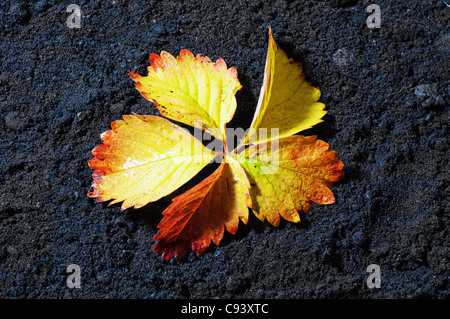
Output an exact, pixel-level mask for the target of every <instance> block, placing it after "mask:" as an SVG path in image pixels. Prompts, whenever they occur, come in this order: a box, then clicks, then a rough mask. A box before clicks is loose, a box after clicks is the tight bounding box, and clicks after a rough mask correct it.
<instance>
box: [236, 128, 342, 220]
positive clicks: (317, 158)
mask: <svg viewBox="0 0 450 319" xmlns="http://www.w3.org/2000/svg"><path fill="white" fill-rule="evenodd" d="M236 157H237V159H238V161H239V162H240V163H241V164H242V167H243V168H244V169H245V171H246V173H247V174H248V177H249V180H250V182H251V183H252V187H251V189H250V194H251V198H252V203H253V207H252V209H253V212H254V213H255V215H256V216H257V217H258V218H259V219H260V220H264V219H267V221H268V222H269V223H271V224H272V225H274V226H278V224H279V223H280V216H281V217H283V218H284V219H286V220H288V221H291V222H298V221H300V216H299V214H298V212H299V211H300V212H307V211H309V210H311V209H312V204H311V202H314V203H318V204H331V203H334V201H335V198H334V195H333V193H332V191H331V190H330V187H331V186H332V185H333V183H334V182H337V181H338V180H340V179H341V178H342V176H343V171H342V168H343V167H344V165H343V164H342V162H341V161H340V160H338V159H337V153H336V152H334V151H329V150H328V144H327V143H325V142H324V141H321V140H317V139H316V137H315V136H308V137H304V136H299V135H296V136H290V137H285V138H282V139H280V140H278V141H277V140H273V141H271V142H269V143H262V144H259V145H258V146H250V147H248V148H247V149H246V150H244V151H243V152H242V154H238V155H236Z"/></svg>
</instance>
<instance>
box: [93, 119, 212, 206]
mask: <svg viewBox="0 0 450 319" xmlns="http://www.w3.org/2000/svg"><path fill="white" fill-rule="evenodd" d="M111 127H112V130H110V131H107V132H104V133H103V134H102V135H101V138H102V140H103V143H104V144H102V145H99V146H97V147H96V148H95V149H94V150H93V151H92V154H93V155H94V156H95V157H94V158H93V159H91V160H90V161H89V166H90V167H91V168H92V169H94V172H93V173H92V177H93V183H92V191H90V192H89V193H88V196H89V197H94V198H97V199H98V200H99V201H108V200H111V199H113V201H112V202H110V204H115V203H118V202H122V201H123V204H122V209H126V208H129V207H132V206H134V207H135V208H139V207H142V206H144V205H146V204H147V203H149V202H154V201H156V200H158V199H160V198H161V197H163V196H166V195H168V194H170V193H172V192H173V191H175V190H176V189H178V188H179V187H180V186H182V185H183V184H184V183H186V182H187V181H188V180H190V179H191V178H192V177H193V176H195V175H196V174H197V173H198V172H199V171H200V170H201V169H202V168H203V167H205V166H206V165H207V164H208V163H209V162H211V160H212V159H213V158H214V156H215V153H214V152H212V151H211V150H209V149H207V148H205V147H204V146H203V144H202V143H201V142H200V141H198V140H197V139H195V138H194V137H193V136H192V135H191V134H190V133H189V132H188V131H186V130H185V129H183V128H181V127H180V126H178V125H176V124H173V123H171V122H169V121H168V120H165V119H163V118H161V117H158V116H140V115H124V116H123V121H122V120H119V121H115V122H113V123H112V125H111Z"/></svg>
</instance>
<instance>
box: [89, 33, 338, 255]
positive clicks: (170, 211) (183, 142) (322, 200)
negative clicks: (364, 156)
mask: <svg viewBox="0 0 450 319" xmlns="http://www.w3.org/2000/svg"><path fill="white" fill-rule="evenodd" d="M150 61H151V66H149V67H148V75H147V76H141V75H138V74H135V73H132V72H130V76H131V78H132V79H133V80H134V81H135V82H136V88H137V89H138V90H139V91H140V93H141V94H142V95H143V96H144V97H145V98H146V99H148V100H150V101H152V102H154V104H155V106H156V107H157V108H158V109H159V111H160V112H161V114H162V115H163V116H166V117H168V118H169V119H172V120H175V121H178V122H181V123H184V124H187V125H190V126H193V127H196V128H201V129H202V130H204V131H207V132H209V133H210V134H211V135H212V136H214V137H216V138H217V139H218V140H219V143H220V142H222V143H223V148H222V150H220V151H217V150H215V151H212V150H210V149H208V148H206V147H205V146H203V144H202V142H201V141H199V140H197V139H196V138H194V137H193V136H192V135H191V134H190V133H189V132H188V131H187V130H185V129H183V128H181V127H180V126H178V125H176V124H173V123H172V122H169V121H168V120H165V119H162V118H160V117H157V116H140V115H125V116H124V117H123V120H120V121H116V122H113V123H112V130H110V131H107V132H105V133H103V134H102V135H101V138H102V140H103V142H104V144H103V145H100V146H98V147H96V148H95V149H94V150H93V152H92V153H93V155H94V158H93V159H91V160H90V161H89V165H90V167H91V168H93V169H94V172H93V173H92V176H93V183H92V190H91V191H90V192H89V193H88V196H90V197H94V198H97V200H99V201H108V200H112V201H111V202H110V204H113V203H118V202H123V203H122V208H123V209H126V208H129V207H133V206H134V207H135V208H138V207H141V206H143V205H146V204H147V203H149V202H152V201H156V200H158V199H160V198H162V197H164V196H166V195H169V194H170V193H172V192H173V191H175V190H176V189H178V188H179V187H180V186H181V185H183V184H185V183H186V182H187V181H188V180H190V179H191V178H192V177H193V176H195V175H196V174H197V173H198V172H200V170H202V169H203V168H204V167H205V166H206V165H208V164H209V163H210V162H211V161H212V160H213V159H214V158H216V159H217V158H222V162H221V163H220V165H219V167H218V168H217V169H216V170H215V171H214V173H212V174H211V175H210V176H208V177H207V178H205V179H204V180H203V181H201V182H200V183H199V184H197V185H196V186H194V187H193V188H191V189H189V190H187V191H186V192H184V193H183V194H181V195H179V196H177V197H176V198H174V199H173V202H172V204H171V205H170V206H169V207H168V208H167V209H166V210H165V211H164V212H163V218H162V220H161V222H160V223H159V225H158V228H159V231H158V233H157V234H156V235H155V237H154V239H155V240H156V241H157V243H156V245H155V247H154V249H153V250H154V251H155V252H158V253H162V257H163V258H164V259H165V260H170V259H171V258H172V257H175V258H183V257H185V256H186V255H187V253H188V252H189V251H191V250H193V251H195V252H197V254H199V255H201V254H203V253H204V252H205V251H206V250H207V249H208V247H209V246H210V245H211V243H214V244H216V245H219V243H220V241H221V240H222V238H223V236H224V234H225V230H227V231H228V232H230V233H231V234H234V233H236V231H237V229H238V225H239V221H240V220H241V221H242V222H243V223H244V224H246V223H247V221H248V212H249V208H250V209H252V211H253V212H254V213H255V215H256V216H257V217H258V218H259V219H260V220H267V221H268V222H270V223H271V224H272V225H275V226H277V225H279V223H280V220H281V218H284V219H286V220H288V221H292V222H298V221H299V220H300V215H299V212H306V211H309V210H311V209H312V203H319V204H331V203H334V202H335V197H334V194H333V193H332V191H331V190H330V188H331V187H332V186H333V185H334V183H335V182H337V181H339V180H340V179H341V178H342V176H343V174H344V173H343V171H342V169H343V166H344V165H343V163H342V162H341V161H340V160H339V159H338V158H337V153H336V152H334V151H330V150H328V148H329V145H328V144H327V143H325V142H324V141H320V140H318V139H317V138H316V137H315V136H309V137H304V136H297V135H293V134H296V133H298V132H300V131H302V130H305V129H307V128H310V127H312V126H313V125H315V124H317V123H319V122H321V121H322V117H323V115H324V114H325V113H326V112H325V111H324V107H325V105H324V104H323V103H321V102H318V99H319V97H320V91H319V90H318V89H317V88H314V87H312V86H311V85H310V84H309V83H308V82H307V81H306V80H305V77H304V75H303V74H302V68H301V65H300V64H299V63H295V62H293V61H292V59H289V58H288V57H287V56H286V54H285V53H284V52H283V51H282V50H281V49H278V48H277V45H276V43H275V40H274V38H273V36H272V30H271V29H270V28H269V47H268V53H267V60H266V69H265V74H264V83H263V87H262V88H261V94H260V97H259V100H258V105H257V109H256V112H255V116H254V118H253V121H252V123H251V127H250V130H249V133H248V134H247V135H246V136H245V137H244V138H243V139H242V140H241V143H240V145H239V146H238V147H237V148H236V149H234V150H232V151H230V152H229V151H228V150H227V147H226V124H227V123H228V122H230V120H231V119H232V117H233V115H234V113H235V110H236V99H235V94H236V92H237V91H238V90H239V89H240V88H241V84H240V83H239V80H238V78H237V72H236V69H235V68H227V66H226V64H225V62H224V61H223V59H218V60H217V61H216V62H215V63H213V62H211V61H210V59H209V58H207V57H204V56H201V55H197V56H194V55H193V54H192V53H191V52H190V51H188V50H182V51H181V52H180V55H179V56H178V57H177V58H174V57H173V56H172V55H170V54H169V53H167V52H165V51H163V52H162V53H161V55H156V54H151V55H150ZM272 129H274V130H278V133H279V134H275V135H271V134H270V133H271V132H270V131H271V130H272ZM264 130H268V131H269V132H267V133H268V134H267V135H264V134H261V132H262V131H264ZM223 150H224V152H223Z"/></svg>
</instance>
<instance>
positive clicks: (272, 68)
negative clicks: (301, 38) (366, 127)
mask: <svg viewBox="0 0 450 319" xmlns="http://www.w3.org/2000/svg"><path fill="white" fill-rule="evenodd" d="M319 98H320V90H319V89H317V88H315V87H313V86H311V85H310V84H309V83H308V82H307V81H306V79H305V76H304V74H303V73H302V66H301V64H300V63H296V62H294V61H293V60H292V59H290V58H288V57H287V55H286V53H285V52H284V51H283V50H281V49H279V48H277V44H276V43H275V40H274V38H273V36H272V29H270V28H269V47H268V52H267V59H266V68H265V72H264V81H263V86H262V87H261V92H260V96H259V100H258V105H257V107H256V111H255V115H254V117H253V121H252V124H251V125H250V131H249V134H248V135H247V136H246V138H245V139H244V142H245V144H249V143H252V144H256V143H264V142H266V141H267V140H269V139H271V137H270V136H271V129H278V136H274V137H273V138H277V137H278V138H282V137H286V136H290V135H293V134H295V133H298V132H300V131H303V130H305V129H308V128H311V127H312V126H313V125H315V124H317V123H320V122H322V120H321V118H322V117H323V116H324V115H325V113H326V111H324V108H325V104H323V103H320V102H317V101H318V100H319ZM259 129H267V136H266V137H265V136H263V135H262V134H260V133H261V131H259ZM258 134H259V135H258ZM274 134H275V133H274Z"/></svg>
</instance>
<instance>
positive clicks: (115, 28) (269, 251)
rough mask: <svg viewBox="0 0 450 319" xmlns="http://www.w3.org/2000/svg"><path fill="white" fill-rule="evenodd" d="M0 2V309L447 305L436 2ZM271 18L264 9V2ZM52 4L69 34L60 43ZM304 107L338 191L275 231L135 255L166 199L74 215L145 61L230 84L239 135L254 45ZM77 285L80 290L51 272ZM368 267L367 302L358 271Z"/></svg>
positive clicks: (249, 105) (131, 106) (144, 109)
mask: <svg viewBox="0 0 450 319" xmlns="http://www.w3.org/2000/svg"><path fill="white" fill-rule="evenodd" d="M267 2H268V1H257V0H252V1H220V2H219V1H217V3H213V1H186V2H185V3H182V2H181V1H172V2H170V1H166V2H164V4H163V3H159V2H158V1H153V2H152V1H134V0H131V1H124V0H122V1H119V0H116V1H74V0H73V1H70V2H68V1H65V2H60V3H58V4H54V3H53V2H51V1H45V0H44V1H36V2H28V1H7V0H5V1H2V2H1V4H0V36H1V43H0V60H1V63H0V109H1V119H0V154H1V155H0V165H1V167H0V296H1V297H3V298H60V297H65V298H80V297H83V298H93V297H96V298H215V297H219V298H232V297H248V298H353V297H359V298H418V297H431V298H445V297H446V298H448V297H450V292H449V280H450V279H449V276H450V263H449V258H450V257H449V256H450V242H449V229H450V227H449V224H450V217H449V214H448V212H449V206H448V200H447V199H448V160H449V151H448V150H449V144H448V115H449V113H448V103H449V93H450V87H449V68H450V63H449V54H450V36H449V31H450V28H449V20H450V19H449V17H450V8H449V7H448V6H447V5H446V3H445V2H444V1H426V2H425V1H418V0H417V1H381V0H380V1H376V3H377V4H379V5H380V7H381V17H382V21H381V28H379V29H369V28H368V27H367V25H366V19H367V17H368V16H369V13H367V12H366V7H367V6H368V5H369V4H370V3H371V2H368V1H357V0H354V1H349V0H347V1H345V0H342V1H337V0H335V1H331V0H330V1H312V0H311V1H287V0H286V1H282V0H278V1H273V4H271V5H269V4H267ZM271 2H272V1H271ZM70 3H76V4H78V5H80V7H81V10H82V20H81V28H80V29H69V28H68V27H67V25H66V19H67V17H68V16H69V14H70V13H67V12H66V8H67V6H68V5H69V4H70ZM269 25H271V26H272V28H273V31H274V35H275V38H276V40H277V42H278V43H279V45H280V46H281V47H282V48H284V49H285V50H286V51H287V52H288V53H289V55H290V56H292V57H294V58H295V59H296V60H299V61H301V62H302V63H303V66H304V70H305V73H306V75H307V78H308V79H309V80H310V81H311V82H312V83H313V84H314V85H315V86H317V87H319V88H320V89H321V91H322V97H321V101H322V102H324V103H325V104H326V105H327V110H328V114H327V115H326V117H325V122H324V123H321V124H320V125H317V127H315V128H314V129H311V130H309V131H306V132H303V133H304V134H305V135H312V134H317V135H318V136H319V138H320V139H323V140H325V141H327V142H328V143H329V144H330V146H331V149H333V150H336V151H337V152H338V153H339V157H340V159H341V160H342V161H343V162H344V164H345V171H346V176H345V178H344V179H343V180H342V182H341V183H340V184H339V185H338V186H336V187H335V188H334V189H333V190H334V193H335V194H336V197H337V203H336V204H334V205H329V206H320V205H317V206H316V207H315V208H314V210H313V211H312V212H310V213H308V214H306V215H302V222H301V223H299V224H290V223H282V224H281V225H280V227H278V228H275V227H272V226H270V225H269V224H268V223H262V222H260V221H259V220H257V219H256V218H255V217H251V218H250V220H249V223H248V225H247V226H246V227H244V226H243V225H242V224H241V226H240V228H239V230H238V232H237V234H236V235H235V236H232V235H230V234H228V235H226V236H225V238H224V239H223V241H222V242H221V244H220V246H219V247H216V246H214V245H213V246H212V247H211V248H210V249H209V250H208V251H207V252H206V253H205V254H204V255H203V256H202V257H198V256H196V255H195V254H191V255H190V256H189V257H188V259H187V260H186V261H184V262H182V263H176V262H169V263H167V262H163V260H162V259H161V256H159V255H157V254H155V253H153V252H152V248H153V245H154V241H153V240H152V237H153V236H154V235H155V234H156V232H157V228H156V225H157V224H158V222H159V221H160V219H161V212H162V211H163V210H164V208H165V207H167V204H168V203H169V200H170V198H168V199H166V200H161V201H160V202H158V203H156V204H154V205H148V206H147V207H145V208H143V209H141V210H135V211H133V210H130V211H127V212H121V211H120V209H119V208H118V207H116V206H114V207H107V206H106V205H104V204H98V203H94V201H93V200H91V199H88V198H87V197H86V193H87V191H88V189H89V185H90V182H91V169H90V168H89V167H88V166H87V161H88V160H89V159H90V158H91V157H92V155H91V154H90V151H91V149H92V148H93V147H95V146H96V145H97V144H100V142H101V140H100V138H99V134H100V133H102V132H103V131H106V130H108V129H109V128H110V123H111V122H112V121H114V120H117V119H120V118H121V116H122V115H123V114H130V113H132V112H136V113H138V114H157V111H156V109H155V108H154V106H153V105H152V104H151V103H149V102H148V101H146V100H145V99H144V98H142V97H141V96H140V94H139V92H138V91H136V90H135V88H134V83H133V82H132V81H131V80H130V79H129V77H128V75H127V72H128V71H129V70H131V71H134V72H138V73H140V74H145V69H146V67H147V66H148V64H149V61H148V56H149V54H150V53H151V52H155V53H159V52H160V51H161V50H166V51H169V52H171V53H172V54H174V55H176V54H177V53H178V52H179V50H180V49H183V48H187V49H190V50H191V51H192V52H194V53H202V54H205V55H208V56H209V57H210V58H211V59H213V60H216V59H217V58H219V57H223V58H224V59H225V61H226V62H227V64H228V65H229V66H235V67H236V68H237V69H238V72H239V79H240V81H241V83H242V84H243V85H244V88H243V89H242V90H241V91H239V93H238V95H237V101H238V110H237V112H236V118H237V119H238V120H236V121H234V122H233V123H232V124H233V126H234V127H237V126H243V127H247V126H248V125H249V124H250V121H251V118H252V116H253V111H254V109H255V106H256V101H257V98H258V94H259V87H260V85H261V83H262V77H263V70H264V63H265V55H266V46H267V28H268V26H269ZM69 264H78V265H79V266H80V267H81V280H82V288H81V289H69V288H67V286H66V278H67V276H68V275H67V274H66V267H67V266H68V265H69ZM370 264H378V265H379V266H380V267H381V288H380V289H368V288H367V286H366V278H367V273H366V267H367V266H368V265H370Z"/></svg>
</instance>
